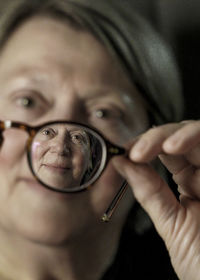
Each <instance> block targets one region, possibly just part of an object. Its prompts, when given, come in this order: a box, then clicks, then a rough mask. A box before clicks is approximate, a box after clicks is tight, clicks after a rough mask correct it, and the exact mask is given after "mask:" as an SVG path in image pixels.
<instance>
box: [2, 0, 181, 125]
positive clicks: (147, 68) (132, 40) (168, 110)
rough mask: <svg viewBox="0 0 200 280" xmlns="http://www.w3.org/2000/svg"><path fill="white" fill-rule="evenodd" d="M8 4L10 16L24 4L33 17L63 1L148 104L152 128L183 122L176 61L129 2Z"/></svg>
mask: <svg viewBox="0 0 200 280" xmlns="http://www.w3.org/2000/svg"><path fill="white" fill-rule="evenodd" d="M10 2H11V6H12V7H13V12H14V9H16V8H17V7H18V8H20V4H19V3H20V2H21V9H22V8H24V6H26V10H27V12H28V13H30V14H31V12H30V10H31V9H32V14H37V12H41V11H42V10H43V11H48V10H51V8H52V7H54V6H55V5H56V3H59V7H60V9H62V6H63V7H64V6H66V3H67V5H68V7H69V11H70V13H71V14H73V15H74V16H75V17H76V18H78V19H79V20H80V21H81V22H82V23H83V25H84V26H86V27H87V28H88V29H89V30H90V31H91V32H92V33H93V34H94V35H95V36H96V37H98V38H99V40H100V41H101V42H102V43H103V44H104V45H105V46H106V47H107V49H108V51H109V52H110V54H111V55H112V56H113V57H114V58H115V59H116V60H117V61H118V62H119V63H120V64H121V67H123V69H124V71H125V73H126V75H127V76H128V77H129V78H130V79H131V81H132V82H133V83H134V84H135V85H136V87H137V88H138V89H139V91H140V93H141V95H142V97H143V99H144V100H145V101H146V103H147V104H148V109H149V112H150V114H151V115H152V116H153V120H154V122H155V124H160V123H165V122H171V121H178V120H180V119H181V117H182V112H183V100H182V89H181V82H180V77H179V73H178V70H177V66H176V63H175V59H174V57H173V55H172V53H171V50H170V49H169V47H168V46H167V45H166V43H165V42H164V41H163V40H162V39H161V38H160V36H159V35H158V34H157V32H156V31H155V30H154V29H153V28H152V27H151V25H150V23H149V22H147V20H145V19H143V18H142V17H141V16H140V15H138V14H136V12H135V11H134V6H133V4H132V1H131V0H123V1H119V0H42V1H41V0H31V1H27V0H10ZM11 10H12V9H11ZM65 10H66V8H65ZM11 15H12V13H11ZM11 15H10V16H11ZM2 16H3V13H2ZM0 26H1V22H0ZM0 28H1V27H0ZM0 37H1V36H0ZM0 39H1V38H0Z"/></svg>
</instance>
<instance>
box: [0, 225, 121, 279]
mask: <svg viewBox="0 0 200 280" xmlns="http://www.w3.org/2000/svg"><path fill="white" fill-rule="evenodd" d="M120 231H121V228H120V227H119V223H118V224H113V223H112V222H111V223H110V224H102V225H100V226H99V227H98V229H97V228H95V231H91V230H90V231H89V230H88V231H87V233H85V234H82V235H81V236H79V237H76V238H74V239H71V240H70V241H67V242H65V243H64V244H62V245H61V244H60V245H51V244H48V245H47V244H41V243H38V242H34V241H32V240H27V239H22V238H19V237H16V236H13V234H8V233H7V234H5V232H1V231H0V240H1V243H0V279H1V280H4V279H5V280H15V279H21V280H25V279H30V280H33V279H34V280H46V279H48V280H50V279H52V280H64V279H65V280H66V279H68V280H99V279H100V278H101V276H102V275H103V273H104V272H105V271H106V269H107V268H108V267H109V265H110V264H111V263H112V261H113V259H114V256H115V253H116V250H117V244H118V240H119V236H120ZM13 248H14V249H13Z"/></svg>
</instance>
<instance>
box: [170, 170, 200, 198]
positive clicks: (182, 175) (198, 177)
mask: <svg viewBox="0 0 200 280" xmlns="http://www.w3.org/2000/svg"><path fill="white" fill-rule="evenodd" d="M173 179H174V181H175V182H176V183H177V184H178V185H179V188H178V189H179V192H180V193H181V194H184V195H187V196H189V197H191V198H193V199H196V198H198V199H200V187H199V186H200V170H199V169H196V168H195V167H194V166H192V165H190V166H187V167H186V168H184V169H183V170H182V171H180V172H179V173H177V174H175V175H173Z"/></svg>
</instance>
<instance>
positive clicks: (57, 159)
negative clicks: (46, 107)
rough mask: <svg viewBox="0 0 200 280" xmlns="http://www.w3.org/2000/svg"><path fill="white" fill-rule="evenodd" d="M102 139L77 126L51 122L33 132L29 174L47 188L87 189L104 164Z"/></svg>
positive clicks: (60, 189)
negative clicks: (31, 171)
mask: <svg viewBox="0 0 200 280" xmlns="http://www.w3.org/2000/svg"><path fill="white" fill-rule="evenodd" d="M104 153H105V152H104V147H103V142H102V139H101V138H100V137H99V135H98V134H96V133H95V132H94V131H93V130H91V129H89V128H87V127H82V126H81V125H74V124H68V123H67V124H65V123H52V124H48V125H45V126H43V127H41V128H40V129H39V131H38V132H37V133H36V135H35V137H34V139H33V141H32V145H31V149H30V160H31V166H32V170H33V173H34V174H35V176H36V177H37V178H38V179H39V180H40V181H41V183H43V184H44V185H46V186H47V187H49V188H51V189H55V190H57V191H61V192H70V191H71V192H74V191H79V190H82V189H85V188H87V187H88V186H89V185H90V184H92V183H93V182H94V181H95V180H96V178H97V177H98V176H99V173H100V172H101V169H102V168H101V167H102V166H103V165H104V164H105V160H106V156H105V155H104Z"/></svg>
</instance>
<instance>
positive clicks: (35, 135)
mask: <svg viewBox="0 0 200 280" xmlns="http://www.w3.org/2000/svg"><path fill="white" fill-rule="evenodd" d="M10 128H15V129H20V130H22V131H25V132H27V133H28V138H27V142H26V150H27V159H28V164H29V167H30V170H31V172H32V173H33V175H34V177H35V178H36V180H37V181H38V182H39V183H40V184H42V185H43V186H44V187H46V188H48V189H50V190H52V191H56V192H61V193H76V192H81V191H84V190H86V189H88V188H90V187H92V185H93V184H94V182H95V181H96V180H97V179H98V178H99V177H100V175H101V174H102V172H103V170H104V169H105V167H106V165H107V163H108V161H109V160H110V159H111V158H112V157H113V156H117V155H125V154H126V150H125V149H124V148H122V147H119V146H116V145H114V144H112V143H111V142H109V141H108V140H106V139H105V138H104V137H103V136H102V134H101V133H99V132H98V131H97V130H96V129H94V128H91V127H89V126H86V125H82V124H80V123H76V122H71V121H53V122H47V123H44V124H42V125H40V126H35V127H33V126H29V125H27V124H24V123H19V122H14V121H10V120H6V121H0V146H1V145H2V143H3V132H4V131H5V130H6V129H10ZM126 186H127V184H126V182H124V183H123V185H122V186H121V188H120V190H119V191H118V193H117V195H116V196H115V198H114V200H113V201H112V202H111V205H110V206H109V208H108V210H107V211H106V212H105V214H104V216H103V220H104V221H107V220H109V218H110V216H111V215H112V212H113V211H114V209H115V208H116V206H117V204H118V202H119V201H120V199H121V198H122V196H123V194H124V192H125V190H126Z"/></svg>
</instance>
